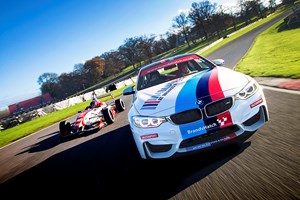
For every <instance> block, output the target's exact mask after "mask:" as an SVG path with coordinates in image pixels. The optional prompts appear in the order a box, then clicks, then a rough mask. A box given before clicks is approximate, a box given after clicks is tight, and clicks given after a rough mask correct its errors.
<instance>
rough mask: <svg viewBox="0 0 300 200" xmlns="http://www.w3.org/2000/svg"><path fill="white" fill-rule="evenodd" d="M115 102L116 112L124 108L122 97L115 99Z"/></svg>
mask: <svg viewBox="0 0 300 200" xmlns="http://www.w3.org/2000/svg"><path fill="white" fill-rule="evenodd" d="M115 104H116V108H117V111H118V112H122V111H124V110H125V103H124V101H123V100H122V99H116V100H115Z"/></svg>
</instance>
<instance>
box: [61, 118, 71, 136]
mask: <svg viewBox="0 0 300 200" xmlns="http://www.w3.org/2000/svg"><path fill="white" fill-rule="evenodd" d="M59 132H60V136H61V137H62V136H65V135H70V134H71V124H70V122H66V121H61V122H59Z"/></svg>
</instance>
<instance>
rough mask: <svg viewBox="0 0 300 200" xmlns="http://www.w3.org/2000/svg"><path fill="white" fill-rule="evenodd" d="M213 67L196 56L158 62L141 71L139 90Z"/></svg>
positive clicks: (138, 82) (138, 83)
mask: <svg viewBox="0 0 300 200" xmlns="http://www.w3.org/2000/svg"><path fill="white" fill-rule="evenodd" d="M213 67H215V66H214V65H213V64H212V63H211V62H209V61H208V60H206V59H204V58H201V57H198V56H197V57H195V56H194V55H193V56H187V57H183V58H179V59H175V60H169V61H164V62H158V63H157V64H156V65H150V66H149V67H144V68H142V69H141V71H140V73H139V77H138V81H137V90H142V89H145V88H149V87H152V86H155V85H158V84H161V83H164V82H167V81H170V80H174V79H177V78H180V77H184V76H188V75H190V74H194V73H198V72H200V71H202V70H206V69H212V68H213Z"/></svg>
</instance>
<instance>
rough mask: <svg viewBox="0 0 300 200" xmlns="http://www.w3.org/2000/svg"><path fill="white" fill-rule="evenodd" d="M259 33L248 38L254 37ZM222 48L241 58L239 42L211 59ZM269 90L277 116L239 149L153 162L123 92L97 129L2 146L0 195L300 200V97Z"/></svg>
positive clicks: (54, 130) (51, 132)
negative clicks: (120, 106)
mask: <svg viewBox="0 0 300 200" xmlns="http://www.w3.org/2000/svg"><path fill="white" fill-rule="evenodd" d="M265 28H266V27H265ZM252 34H253V35H255V34H254V33H252ZM252 34H246V35H245V36H243V38H242V40H243V41H245V40H248V39H249V40H251V37H253V35H252ZM254 37H255V36H254ZM232 44H234V45H237V43H236V42H233V43H232ZM250 44H251V43H250ZM243 48H244V47H243ZM248 48H249V46H248ZM220 51H221V52H222V51H224V52H227V53H226V56H225V57H222V58H223V59H225V62H226V67H233V66H234V65H235V64H236V62H237V61H238V60H239V59H237V58H236V56H238V55H237V53H236V51H240V48H239V46H234V47H232V46H231V45H230V44H228V45H226V46H224V47H223V48H221V49H220V50H218V51H216V52H214V53H213V54H211V55H210V56H209V58H216V57H218V58H220V57H219V55H223V54H218V53H219V52H220ZM246 51H247V48H246ZM224 55H225V54H224ZM215 56H216V57H215ZM241 56H242V55H241ZM231 58H234V59H231ZM264 92H265V95H266V99H267V103H268V106H269V114H270V121H268V122H267V123H266V125H265V126H264V127H262V128H261V129H259V130H258V131H257V132H256V133H254V134H253V135H252V136H251V137H250V138H248V139H247V140H246V141H245V142H244V144H243V145H242V146H241V147H240V148H238V147H237V146H228V147H224V148H221V149H218V150H216V151H211V152H206V153H199V154H194V155H191V156H187V157H182V158H177V159H166V160H152V161H145V160H142V159H141V158H140V157H139V154H138V152H137V149H136V147H135V144H134V141H133V138H132V136H131V133H130V128H129V125H128V122H127V112H128V110H129V106H130V102H131V97H130V96H122V97H121V98H122V99H123V100H124V102H125V105H126V110H125V111H123V112H121V113H119V114H118V115H117V116H116V121H115V123H113V124H111V125H109V126H107V127H104V128H103V129H101V130H100V131H98V132H94V133H93V132H90V133H89V134H85V135H82V136H80V137H78V138H74V139H72V140H69V141H65V142H59V140H58V138H59V135H58V123H57V124H54V125H52V126H50V127H48V128H46V129H43V130H42V131H39V132H37V133H35V134H32V135H30V136H28V137H26V138H24V139H21V140H19V141H17V142H15V143H13V144H11V145H8V146H6V147H4V148H2V149H0V155H1V156H0V166H1V168H0V169H1V170H0V184H1V185H0V194H1V195H2V196H3V197H4V196H5V195H9V197H12V198H13V197H19V196H21V197H22V198H26V197H28V198H31V199H35V198H39V199H41V198H44V197H48V198H49V197H50V198H51V197H54V198H58V197H68V198H73V197H84V198H86V199H91V198H90V197H92V196H93V197H94V198H95V199H116V198H119V199H120V198H122V199H125V198H131V199H133V198H134V199H174V200H175V199H176V200H177V199H281V200H282V199H300V189H299V188H300V171H299V169H300V145H299V144H300V139H299V133H300V123H299V122H300V107H299V102H300V95H298V94H290V93H286V92H283V90H278V91H275V90H268V89H265V90H264ZM74 117H75V116H74ZM74 117H71V118H70V120H74Z"/></svg>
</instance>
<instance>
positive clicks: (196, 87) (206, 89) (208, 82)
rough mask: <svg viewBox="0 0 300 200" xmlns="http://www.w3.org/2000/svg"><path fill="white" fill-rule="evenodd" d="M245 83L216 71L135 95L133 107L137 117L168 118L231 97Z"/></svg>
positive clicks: (244, 78)
mask: <svg viewBox="0 0 300 200" xmlns="http://www.w3.org/2000/svg"><path fill="white" fill-rule="evenodd" d="M248 82H249V80H248V78H247V76H246V75H244V74H242V73H239V72H236V71H233V70H231V69H228V68H225V67H215V68H213V69H210V70H205V71H202V72H199V73H197V74H192V75H189V76H186V77H183V78H179V79H176V80H172V81H169V82H166V83H162V84H159V85H156V86H153V87H150V88H147V89H143V90H140V91H137V92H136V98H135V101H134V104H133V106H134V108H135V110H136V112H137V113H138V114H139V115H145V116H148V115H152V116H167V115H171V114H174V113H178V112H182V111H185V110H189V109H193V108H199V107H201V106H204V105H206V104H208V103H210V102H212V101H216V100H218V99H222V98H224V97H229V96H233V95H235V94H236V93H238V92H239V91H240V90H241V89H242V88H243V87H244V86H245V85H246V84H247V83H248ZM196 102H197V103H196Z"/></svg>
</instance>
